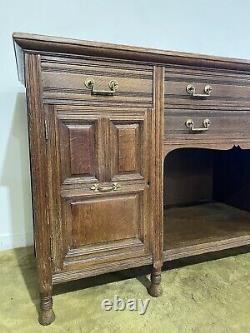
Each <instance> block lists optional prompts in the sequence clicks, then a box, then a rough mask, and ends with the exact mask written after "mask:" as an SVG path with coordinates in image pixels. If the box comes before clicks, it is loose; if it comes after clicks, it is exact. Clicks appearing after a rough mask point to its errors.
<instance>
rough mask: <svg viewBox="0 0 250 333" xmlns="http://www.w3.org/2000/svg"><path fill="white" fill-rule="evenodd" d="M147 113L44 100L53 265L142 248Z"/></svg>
mask: <svg viewBox="0 0 250 333" xmlns="http://www.w3.org/2000/svg"><path fill="white" fill-rule="evenodd" d="M151 114H152V111H151V110H133V112H131V111H126V110H121V111H117V110H102V109H98V108H97V109H84V108H78V107H70V106H68V107H67V106H50V107H48V109H47V118H48V124H49V133H50V140H49V141H50V142H49V144H48V155H49V156H48V157H49V159H50V160H51V161H53V165H51V166H50V168H49V169H50V170H51V173H50V178H51V184H52V186H51V191H50V202H51V210H50V213H51V214H50V216H51V220H52V227H54V233H53V235H54V236H53V239H52V246H53V254H54V260H53V263H54V272H60V271H71V270H77V269H83V268H84V267H89V266H91V265H94V264H104V263H107V262H110V261H118V260H124V259H128V258H133V257H140V256H145V255H149V253H150V250H149V249H150V244H149V243H150V238H149V234H150V231H151V222H152V221H151V218H150V214H149V208H150V207H149V203H150V200H149V195H150V186H149V169H150V164H149V162H148V158H147V154H146V151H147V149H148V148H149V147H150V145H149V137H150V129H151V120H150V119H151ZM51 163H52V162H51ZM55 170H56V171H57V172H55ZM115 184H117V185H115ZM116 186H117V188H116Z"/></svg>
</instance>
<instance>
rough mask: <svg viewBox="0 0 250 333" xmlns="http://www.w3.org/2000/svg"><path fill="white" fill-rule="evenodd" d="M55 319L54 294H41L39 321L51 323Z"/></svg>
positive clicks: (46, 323)
mask: <svg viewBox="0 0 250 333" xmlns="http://www.w3.org/2000/svg"><path fill="white" fill-rule="evenodd" d="M54 320H55V314H54V311H53V300H52V296H41V303H40V315H39V323H40V324H41V325H44V326H46V325H50V324H51V323H52V322H53V321H54Z"/></svg>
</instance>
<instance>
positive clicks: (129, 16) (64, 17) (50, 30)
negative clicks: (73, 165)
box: [0, 0, 250, 249]
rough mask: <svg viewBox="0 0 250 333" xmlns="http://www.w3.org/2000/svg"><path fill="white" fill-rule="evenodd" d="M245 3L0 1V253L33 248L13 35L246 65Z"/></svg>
mask: <svg viewBox="0 0 250 333" xmlns="http://www.w3.org/2000/svg"><path fill="white" fill-rule="evenodd" d="M249 13H250V1H247V0H241V1H240V0H239V1H232V0H227V1H226V0H220V1H218V0H189V1H183V0H182V1H181V0H174V1H173V0H172V1H170V0H165V1H164V0H162V1H161V0H156V1H153V2H152V1H142V0H139V1H136V0H126V1H117V0H115V1H114V0H112V1H109V0H105V1H94V0H91V1H90V0H88V1H84V0H71V1H63V0H60V1H59V0H54V1H51V0H50V1H49V0H41V1H35V0H23V1H13V0H9V1H3V0H0V57H1V58H0V60H1V61H0V66H1V67H0V68H1V71H0V126H1V130H0V204H1V206H0V249H7V248H13V247H20V246H26V245H30V244H31V243H32V208H31V207H32V206H31V190H30V173H29V154H28V139H27V124H26V108H25V95H24V92H25V91H24V87H23V86H22V85H21V84H20V83H19V82H18V79H17V73H16V64H15V57H14V51H13V45H12V39H11V34H12V33H13V32H14V31H18V32H30V33H38V34H47V35H52V36H53V35H54V36H62V37H72V38H79V39H86V40H96V41H103V42H112V43H122V44H130V45H137V46H144V47H153V48H160V49H168V50H179V51H190V52H198V53H206V54H212V55H220V56H230V57H239V58H250V44H249V36H250V20H249Z"/></svg>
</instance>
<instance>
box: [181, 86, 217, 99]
mask: <svg viewBox="0 0 250 333" xmlns="http://www.w3.org/2000/svg"><path fill="white" fill-rule="evenodd" d="M186 90H187V93H188V95H190V96H191V97H194V98H207V97H209V96H210V95H211V92H212V87H211V86H210V85H209V84H207V85H206V86H205V88H204V92H205V94H196V92H195V87H194V86H193V85H192V84H189V85H187V88H186Z"/></svg>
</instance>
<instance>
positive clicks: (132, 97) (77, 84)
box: [41, 56, 153, 107]
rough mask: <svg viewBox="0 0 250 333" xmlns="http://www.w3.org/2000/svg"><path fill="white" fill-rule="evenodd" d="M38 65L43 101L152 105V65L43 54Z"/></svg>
mask: <svg viewBox="0 0 250 333" xmlns="http://www.w3.org/2000/svg"><path fill="white" fill-rule="evenodd" d="M41 68H42V86H43V99H44V101H45V102H46V101H47V102H48V103H53V101H54V100H55V101H56V103H58V102H59V103H60V102H62V103H63V102H64V101H65V100H71V101H72V102H73V103H80V104H86V105H89V104H91V105H93V104H97V105H99V104H101V105H102V106H103V105H110V104H113V105H116V106H119V105H124V104H126V106H128V105H129V104H131V105H133V106H139V107H140V106H142V107H145V106H146V107H147V106H149V107H152V103H153V88H152V86H153V83H152V82H153V68H152V67H151V66H144V65H139V64H133V63H132V64H131V63H126V62H118V61H112V62H111V61H100V60H89V59H78V58H65V57H49V56H42V57H41Z"/></svg>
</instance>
